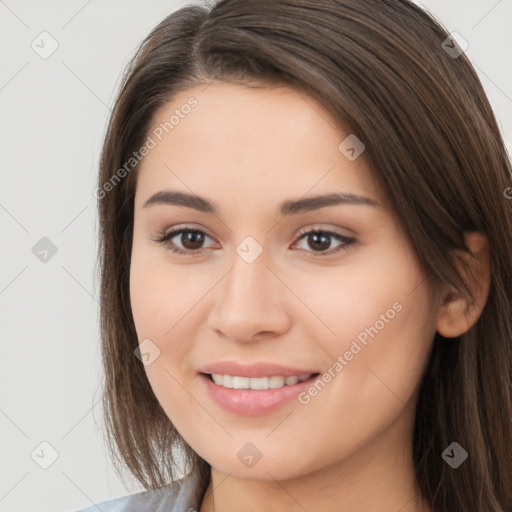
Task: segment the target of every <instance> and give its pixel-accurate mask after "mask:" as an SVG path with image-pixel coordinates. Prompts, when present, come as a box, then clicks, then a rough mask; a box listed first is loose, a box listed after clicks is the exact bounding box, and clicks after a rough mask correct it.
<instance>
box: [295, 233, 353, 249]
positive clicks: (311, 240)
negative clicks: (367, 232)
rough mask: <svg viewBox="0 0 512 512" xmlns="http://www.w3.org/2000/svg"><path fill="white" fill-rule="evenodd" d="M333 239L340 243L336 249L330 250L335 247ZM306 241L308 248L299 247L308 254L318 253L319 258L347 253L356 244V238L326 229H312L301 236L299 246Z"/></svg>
mask: <svg viewBox="0 0 512 512" xmlns="http://www.w3.org/2000/svg"><path fill="white" fill-rule="evenodd" d="M333 239H335V240H337V241H338V242H340V243H339V244H338V245H337V246H336V247H335V248H334V249H331V250H328V249H330V248H331V246H332V245H333V241H332V240H333ZM303 240H304V241H305V244H304V245H306V247H299V248H300V249H302V250H306V251H308V252H313V253H317V255H318V256H324V255H325V256H330V255H331V254H335V253H338V252H341V251H346V250H348V249H349V248H350V246H351V245H353V244H354V242H355V238H351V237H347V236H343V235H341V234H339V233H335V232H333V231H327V230H324V229H312V230H309V231H306V232H304V233H302V234H301V236H300V237H299V240H298V242H297V244H300V242H301V241H303Z"/></svg>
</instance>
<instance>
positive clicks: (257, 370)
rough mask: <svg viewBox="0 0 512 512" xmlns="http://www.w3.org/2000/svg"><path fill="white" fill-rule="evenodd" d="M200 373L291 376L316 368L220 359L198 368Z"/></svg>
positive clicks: (298, 375)
mask: <svg viewBox="0 0 512 512" xmlns="http://www.w3.org/2000/svg"><path fill="white" fill-rule="evenodd" d="M198 371H199V372H200V373H208V374H212V373H218V374H221V375H236V376H239V377H254V378H257V377H272V376H276V375H279V376H283V377H291V376H293V375H296V376H297V377H300V376H301V375H309V374H312V373H317V371H316V370H311V369H309V368H296V367H290V366H283V365H280V364H276V363H271V362H259V363H252V364H240V363H235V362H233V361H220V362H218V363H212V364H207V365H205V366H203V367H201V368H200V369H199V370H198Z"/></svg>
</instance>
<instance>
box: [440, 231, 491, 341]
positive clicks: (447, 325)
mask: <svg viewBox="0 0 512 512" xmlns="http://www.w3.org/2000/svg"><path fill="white" fill-rule="evenodd" d="M464 240H465V241H466V246H467V247H468V249H469V250H470V251H471V253H472V256H471V255H469V254H466V253H464V252H461V253H460V254H461V257H462V258H463V259H464V260H465V261H467V262H468V264H469V265H470V275H468V274H467V273H466V272H465V271H464V269H463V268H462V267H459V271H460V272H461V275H462V276H463V278H464V281H465V282H466V285H467V286H468V288H469V289H470V290H471V291H472V293H473V299H474V300H473V301H472V302H471V303H470V302H468V301H467V300H466V299H465V298H464V297H463V296H462V295H461V294H460V292H458V291H457V292H455V291H454V290H453V289H452V290H451V291H449V292H447V294H446V296H445V298H444V302H443V304H442V305H441V306H440V308H439V309H438V314H437V322H436V326H437V332H438V333H439V334H440V335H441V336H444V337H445V338H454V337H456V336H460V335H461V334H464V333H465V332H466V331H468V330H469V329H470V328H471V327H472V326H473V325H474V324H475V323H476V321H477V320H478V318H479V317H480V314H481V313H482V311H483V309H484V306H485V303H486V302H487V297H488V295H489V287H490V255H489V241H488V239H487V237H486V235H484V234H483V233H480V232H476V231H475V232H469V233H464ZM471 276H473V278H471Z"/></svg>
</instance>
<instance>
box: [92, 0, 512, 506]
mask: <svg viewBox="0 0 512 512" xmlns="http://www.w3.org/2000/svg"><path fill="white" fill-rule="evenodd" d="M448 35H449V34H448V32H447V31H446V29H445V28H443V27H442V25H441V24H440V23H439V22H438V21H436V20H435V19H434V18H433V17H432V16H431V15H429V14H428V13H427V12H425V11H423V10H422V9H420V8H419V7H417V6H416V5H414V4H413V3H411V2H409V1H407V0H381V1H378V2H376V1H371V0H338V1H336V0H319V1H316V0H279V1H271V0H221V1H219V2H217V3H215V4H213V5H212V6H211V7H206V6H201V5H189V6H186V7H184V8H182V9H179V10H178V11H175V12H173V13H172V14H170V15H169V16H167V17H166V18H165V19H164V20H163V21H162V22H161V23H160V24H159V25H158V26H157V27H155V28H154V30H153V31H152V32H151V33H150V34H149V35H148V36H147V37H146V39H145V40H144V41H143V42H142V44H141V45H140V47H139V49H138V51H137V53H136V55H135V56H134V57H133V59H132V61H131V62H130V64H129V65H128V66H127V68H126V70H125V73H124V78H123V81H122V83H121V86H120V89H119V91H118V95H117V99H116V102H115V105H114V109H113V112H112V115H111V118H110V121H109V124H108V128H107V132H106V135H105V140H104V144H103V150H102V154H101V161H100V172H99V186H100V187H102V186H103V185H104V184H105V183H106V182H107V181H108V180H109V179H111V178H112V176H113V175H114V174H115V173H116V171H117V170H118V169H119V168H121V167H122V166H123V164H124V163H125V162H127V161H128V159H129V158H130V156H131V155H132V153H133V152H134V151H136V150H137V149H138V148H139V147H140V146H141V144H142V143H143V141H144V139H145V138H146V137H147V134H148V132H149V130H150V128H151V126H152V123H153V121H154V119H155V116H156V115H157V113H158V111H159V109H160V108H162V107H163V106H164V105H165V104H167V103H168V102H170V101H172V100H173V98H175V96H176V95H177V94H178V93H179V92H182V91H185V90H188V89H190V88H192V87H195V86H197V85H201V84H204V85H205V86H206V85H207V84H208V83H210V82H211V81H212V80H220V81H228V82H233V83H239V84H242V85H245V86H261V87H273V86H287V87H292V88H294V89H296V90H298V91H301V92H303V93H304V94H306V95H308V96H309V97H311V98H314V99H316V100H317V101H318V102H319V104H321V105H322V106H323V107H325V108H326V110H327V111H328V112H329V113H330V114H331V115H332V117H333V118H334V119H335V120H336V121H337V122H338V123H339V125H340V126H345V127H348V128H349V129H350V130H351V133H354V134H355V135H356V136H357V137H358V138H359V139H360V140H362V141H363V142H364V144H365V146H366V150H365V154H364V157H365V158H366V159H367V160H368V162H369V164H370V167H371V169H372V174H373V176H374V178H375V180H376V182H377V183H378V185H379V186H380V187H381V189H382V190H383V191H384V193H385V196H386V198H387V199H388V200H389V202H390V204H391V205H392V207H393V210H394V211H395V212H396V214H397V218H398V219H399V220H400V222H401V224H402V226H403V228H404V231H405V233H406V234H407V236H408V237H409V239H410V241H411V244H412V246H413V247H414V250H415V252H416V256H417V258H418V261H419V262H420V264H421V266H422V268H423V270H424V272H425V275H426V276H427V282H428V285H429V286H430V287H431V289H432V290H433V292H434V293H435V296H436V300H437V302H438V304H440V303H441V302H442V300H443V297H444V294H445V291H446V289H447V288H450V287H452V288H454V289H456V290H459V291H460V293H462V294H464V295H465V296H466V297H468V298H469V299H470V298H471V292H470V289H469V287H468V286H467V283H466V282H465V281H464V280H463V279H462V277H461V274H460V272H459V270H458V267H457V265H458V263H460V264H462V262H458V260H457V251H464V252H467V248H466V246H465V244H464V237H463V233H464V232H468V231H480V232H483V233H485V234H486V236H487V237H488V239H489V245H490V255H491V283H490V291H489V296H488V299H487V303H486V305H485V308H484V310H483V312H482V314H481V316H480V318H479V320H478V321H477V323H476V324H475V325H474V326H473V327H472V328H471V329H469V330H468V331H467V332H466V333H464V334H463V335H461V336H459V337H457V338H453V339H447V338H443V337H442V336H440V335H439V334H436V336H435V338H434V340H433V344H432V348H431V353H430V357H429V360H428V364H427V366H426V369H425V373H424V375H423V376H422V379H421V385H420V389H419V397H418V404H417V411H416V420H415V426H414V441H413V442H414V445H413V457H414V464H415V470H416V480H417V490H418V492H419V493H420V494H421V495H422V496H423V498H424V499H425V500H427V502H428V503H429V504H430V505H431V506H432V508H433V510H435V511H445V510H479V511H480V512H498V511H500V512H505V511H508V510H512V485H511V484H512V343H511V342H512V258H511V256H510V255H511V254H512V201H510V200H508V201H507V200H506V198H505V197H504V190H505V189H506V188H507V187H510V183H511V179H512V178H511V177H512V171H511V162H510V160H509V157H508V155H507V153H506V150H505V146H504V143H503V139H502V137H501V134H500V131H499V129H498V126H497V123H496V119H495V117H494V114H493V112H492V109H491V107H490V105H489V102H488V99H487V97H486V95H485V92H484V90H483V88H482V85H481V83H480V81H479V79H478V77H477V75H476V73H475V71H474V69H473V67H472V66H471V64H470V62H469V60H468V59H467V57H466V56H465V55H464V54H462V55H460V57H458V58H457V59H453V58H451V57H450V56H449V55H448V54H447V53H446V52H445V51H444V50H443V48H442V47H441V43H442V42H443V41H444V40H445V39H446V38H447V37H448ZM192 115H193V114H192ZM136 182H137V166H135V167H134V168H133V170H132V171H131V172H130V173H129V175H128V176H127V177H126V179H124V180H121V182H120V183H119V184H117V185H116V186H115V187H113V188H112V190H110V191H109V192H108V194H105V195H104V197H101V198H100V199H99V200H98V211H99V219H100V248H99V254H98V262H99V264H100V269H101V271H100V286H101V291H100V296H101V297H100V298H101V301H100V302H101V311H100V322H101V341H102V358H103V366H104V399H103V401H104V417H105V424H106V427H107V437H108V442H109V447H110V449H111V453H112V455H113V459H114V463H115V466H116V468H117V470H118V472H119V474H120V475H121V477H122V467H123V465H124V466H126V467H127V468H128V470H129V471H130V473H131V474H132V475H133V476H134V477H135V478H136V479H137V480H138V481H139V482H140V483H141V484H142V485H143V486H144V487H145V488H147V489H150V488H156V487H160V486H162V485H165V484H166V483H168V482H169V480H175V479H176V478H177V477H178V476H179V472H180V469H179V457H178V456H177V454H176V450H178V451H179V452H181V453H183V454H184V457H185V460H184V463H185V469H186V471H187V472H189V471H192V472H196V473H197V474H198V475H199V476H200V479H201V491H204V490H205V488H206V486H207V484H208V480H209V472H210V466H209V464H208V463H207V462H206V461H205V460H203V459H202V458H201V457H200V456H199V455H198V454H197V453H195V452H194V450H192V448H191V447H190V446H188V445H187V443H186V442H185V441H184V440H183V438H182V437H181V435H180V434H179V433H178V432H177V430H176V429H175V427H174V426H173V425H172V424H171V422H170V420H169V418H168V417H167V416H166V414H165V412H164V411H163V409H162V407H161V406H160V404H159V403H158V401H157V399H156V397H155V395H154V393H153V391H152V389H151V387H150V385H149V381H148V379H147V377H146V374H145V371H144V367H143V365H142V364H141V362H140V361H139V360H138V359H137V358H136V357H134V353H133V352H134V350H135V348H136V347H137V346H138V340H137V334H136V331H135V326H134V321H133V317H132V312H131V306H130V294H129V279H130V275H129V273H130V258H131V246H132V236H133V218H134V196H135V188H136ZM454 440H456V441H457V442H458V443H459V444H460V445H461V446H462V447H463V448H464V449H465V450H466V451H467V452H468V453H469V458H468V460H467V461H466V463H464V464H462V465H461V466H460V467H458V468H457V469H456V470H454V469H452V468H450V467H448V465H447V464H446V463H445V462H444V461H443V459H442V458H441V453H442V451H443V450H444V449H445V448H446V447H447V446H448V445H449V444H450V443H451V442H452V441H454Z"/></svg>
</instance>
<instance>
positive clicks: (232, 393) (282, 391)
mask: <svg viewBox="0 0 512 512" xmlns="http://www.w3.org/2000/svg"><path fill="white" fill-rule="evenodd" d="M215 373H217V372H215ZM306 373H307V372H306ZM310 373H311V372H310ZM225 375H229V373H225ZM267 375H268V374H267ZM281 375H282V374H281ZM295 375H297V374H295ZM301 375H305V373H302V374H301ZM241 376H242V375H241ZM317 377H318V374H317V373H315V374H314V375H312V376H311V377H310V378H309V379H307V380H305V381H303V382H297V384H293V385H291V386H283V387H282V388H278V389H265V390H254V389H229V388H225V387H223V386H219V385H217V384H215V383H214V382H213V381H212V380H210V377H209V376H208V375H204V374H202V373H200V374H199V379H200V380H201V381H202V382H203V385H204V386H205V388H206V391H207V393H208V395H209V396H210V398H211V399H212V400H213V401H214V402H215V403H217V404H218V405H220V406H221V407H222V408H223V409H225V410H226V411H229V412H232V413H235V414H241V415H244V416H260V415H263V414H267V413H271V412H273V411H275V410H277V409H279V408H280V407H282V406H283V405H284V404H286V403H287V402H289V401H290V400H292V399H294V398H296V397H297V396H298V395H299V394H300V393H301V392H303V391H305V390H306V389H307V388H308V387H309V386H311V384H312V383H313V382H314V381H315V380H316V379H317Z"/></svg>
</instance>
